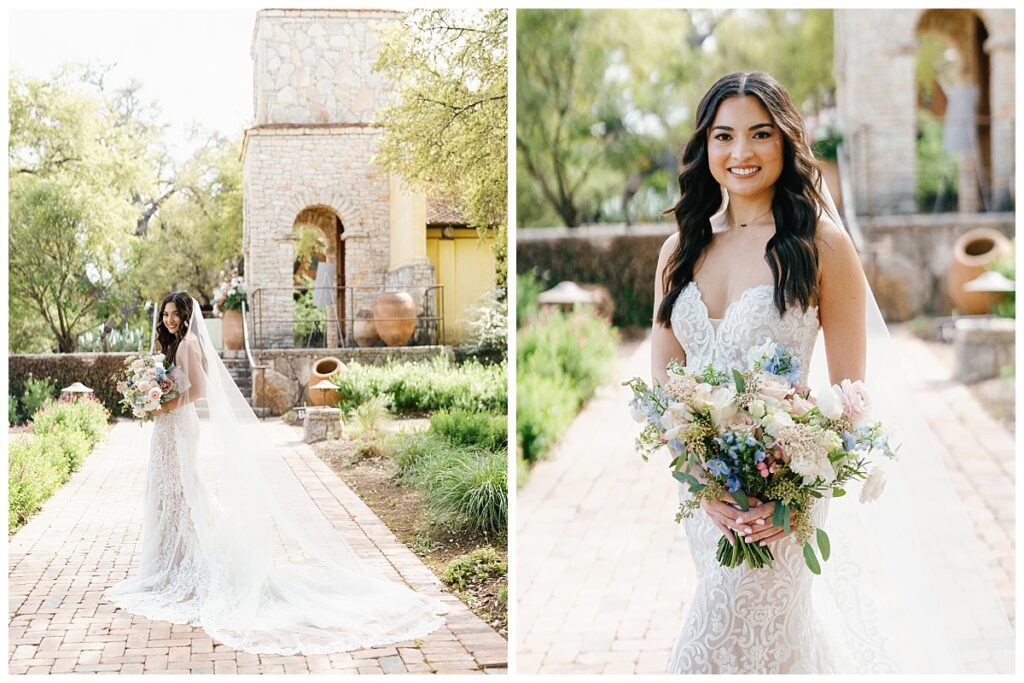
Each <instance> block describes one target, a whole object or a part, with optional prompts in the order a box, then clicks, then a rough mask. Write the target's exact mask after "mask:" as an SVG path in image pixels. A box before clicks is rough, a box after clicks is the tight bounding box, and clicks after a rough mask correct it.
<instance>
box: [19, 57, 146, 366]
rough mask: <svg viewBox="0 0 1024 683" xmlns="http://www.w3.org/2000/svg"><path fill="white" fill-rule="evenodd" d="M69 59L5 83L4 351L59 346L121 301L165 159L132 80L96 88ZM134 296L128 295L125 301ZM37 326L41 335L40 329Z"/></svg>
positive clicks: (64, 347) (68, 346)
mask: <svg viewBox="0 0 1024 683" xmlns="http://www.w3.org/2000/svg"><path fill="white" fill-rule="evenodd" d="M104 74H105V71H103V70H101V71H96V70H91V69H88V68H83V67H80V66H67V67H64V68H62V69H60V70H59V71H58V72H57V73H56V74H55V75H54V76H53V77H52V78H49V79H39V78H30V77H24V76H22V75H21V74H19V73H17V72H14V73H12V74H11V78H10V82H9V102H10V126H11V130H10V142H9V146H8V171H9V176H10V185H9V190H8V191H9V194H8V201H9V204H10V225H9V236H8V237H9V243H8V246H9V252H10V293H9V296H10V298H9V303H10V308H11V310H12V312H15V311H16V314H14V315H12V316H11V318H10V321H9V324H10V325H11V342H12V349H13V350H15V351H21V350H43V349H47V348H52V347H55V348H56V349H57V350H59V351H62V352H68V351H73V350H74V349H75V344H76V342H75V338H76V336H77V335H78V334H79V333H81V332H82V331H84V330H86V329H90V328H93V327H95V326H97V325H98V322H99V316H100V315H101V314H102V312H103V309H104V307H109V305H108V304H109V302H110V301H111V300H114V299H122V300H123V299H125V298H130V296H129V294H128V293H129V292H131V291H132V290H133V288H134V280H135V278H133V277H132V272H131V263H132V260H133V256H132V252H133V250H134V248H135V242H136V241H137V238H136V231H137V230H138V226H139V218H140V213H141V209H142V207H143V205H144V203H145V202H147V201H149V202H152V201H154V200H153V199H152V198H153V197H157V195H158V194H159V193H160V192H161V187H160V185H161V183H160V177H159V172H158V169H159V168H160V166H161V160H162V159H164V158H165V157H166V154H165V150H164V149H163V147H162V141H161V129H160V127H159V126H158V125H156V124H155V123H154V122H153V121H152V119H151V118H150V117H151V116H152V110H151V109H147V108H146V107H145V106H143V105H141V104H140V103H139V101H138V97H137V94H138V85H137V84H130V85H129V87H127V88H125V89H122V90H119V91H116V92H113V93H111V92H107V91H106V90H104V84H103V75H104ZM136 299H137V297H136ZM44 330H45V331H47V332H48V336H49V338H50V342H47V341H46V340H45V339H44V338H43V337H42V336H41V334H40V333H41V332H42V331H44Z"/></svg>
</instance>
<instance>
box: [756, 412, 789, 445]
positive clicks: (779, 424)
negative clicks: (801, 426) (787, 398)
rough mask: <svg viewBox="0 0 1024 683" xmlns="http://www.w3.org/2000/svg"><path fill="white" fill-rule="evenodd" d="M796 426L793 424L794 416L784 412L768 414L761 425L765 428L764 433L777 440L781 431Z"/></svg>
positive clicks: (762, 419)
mask: <svg viewBox="0 0 1024 683" xmlns="http://www.w3.org/2000/svg"><path fill="white" fill-rule="evenodd" d="M794 424H796V423H794V422H793V418H792V416H790V414H789V413H787V412H785V411H783V410H779V411H776V412H774V413H768V414H767V415H765V416H764V417H763V418H761V425H762V426H763V427H764V431H766V432H768V433H769V434H771V435H772V436H774V437H776V438H778V436H779V432H780V431H781V430H783V429H785V428H786V427H792V426H793V425H794Z"/></svg>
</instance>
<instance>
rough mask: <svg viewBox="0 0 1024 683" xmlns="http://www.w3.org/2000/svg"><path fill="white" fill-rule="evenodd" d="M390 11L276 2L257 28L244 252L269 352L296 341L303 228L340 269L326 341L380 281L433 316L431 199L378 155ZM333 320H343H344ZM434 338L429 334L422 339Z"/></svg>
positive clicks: (246, 151) (245, 152) (333, 339)
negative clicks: (378, 69)
mask: <svg viewBox="0 0 1024 683" xmlns="http://www.w3.org/2000/svg"><path fill="white" fill-rule="evenodd" d="M401 16H402V15H401V14H400V13H398V12H393V11H378V10H307V9H274V10H263V11H260V12H258V13H257V16H256V24H255V28H254V31H253V39H252V49H251V56H252V60H253V108H254V113H255V116H254V118H255V121H254V125H253V127H252V128H250V129H248V130H247V131H246V133H245V140H244V143H243V148H242V172H243V185H244V188H243V189H244V232H243V253H244V256H245V271H246V272H245V275H246V280H247V284H248V287H249V291H250V307H251V308H252V310H253V320H252V323H253V334H254V336H255V338H256V339H258V340H259V344H260V346H263V347H265V348H286V347H290V346H292V345H293V343H294V337H293V333H294V323H293V319H294V318H295V313H294V302H293V265H294V261H295V243H296V240H297V228H298V227H299V226H300V225H309V226H313V227H315V228H317V229H318V230H319V231H320V232H321V233H322V235H323V238H324V244H326V246H327V249H326V251H327V254H326V257H327V261H328V262H329V263H333V264H335V266H336V272H337V278H336V285H337V287H338V288H339V289H338V293H337V295H336V298H335V303H336V306H335V307H334V311H331V310H330V309H328V316H329V320H328V325H327V335H328V336H327V341H328V345H329V346H337V345H339V343H341V342H342V341H343V340H341V339H339V333H338V329H339V327H340V328H341V334H343V335H345V337H346V338H348V337H350V335H351V323H352V321H353V319H354V316H355V314H356V313H358V312H359V311H360V310H363V309H372V305H373V301H374V299H375V298H376V296H377V294H378V293H379V291H381V289H382V288H384V287H387V288H390V289H395V290H398V289H401V290H405V291H408V292H409V293H410V294H412V295H413V296H414V298H415V299H417V301H418V305H419V306H420V315H421V316H428V317H429V316H432V315H435V314H436V303H435V301H434V300H433V298H432V297H433V294H434V290H433V289H431V287H432V286H433V285H434V284H435V275H434V269H433V266H432V265H431V264H430V262H429V261H428V260H427V258H426V224H425V218H424V212H425V208H424V207H425V199H424V197H423V195H422V194H418V193H413V192H411V191H409V190H408V189H407V188H405V187H404V186H403V184H402V182H401V181H400V180H399V179H398V178H396V177H393V176H390V175H389V174H388V173H387V172H385V171H384V170H383V169H381V168H380V167H378V166H375V165H374V164H373V162H372V159H373V156H374V154H375V152H376V150H377V144H378V139H379V138H380V136H381V134H382V133H383V130H384V128H383V125H382V123H381V122H379V121H376V120H375V114H376V112H377V111H378V110H379V109H380V108H382V107H384V106H385V105H386V104H387V103H388V98H389V97H390V95H391V91H392V89H391V87H390V85H389V84H388V83H387V82H386V81H385V80H384V79H383V78H382V77H381V75H380V74H377V73H374V71H373V64H374V62H375V61H376V59H377V52H378V48H379V37H378V35H379V34H378V30H379V29H380V28H381V27H384V26H386V25H387V24H388V23H390V22H395V21H397V20H399V19H400V18H401ZM335 316H337V317H338V318H340V325H339V324H338V323H337V322H336V319H335ZM420 341H430V340H420Z"/></svg>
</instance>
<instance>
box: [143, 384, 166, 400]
mask: <svg viewBox="0 0 1024 683" xmlns="http://www.w3.org/2000/svg"><path fill="white" fill-rule="evenodd" d="M163 393H164V392H162V391H160V387H153V388H152V389H150V390H149V391H147V392H146V398H148V399H149V400H150V402H153V401H159V400H160V397H161V396H163Z"/></svg>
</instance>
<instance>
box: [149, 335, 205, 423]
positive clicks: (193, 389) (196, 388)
mask: <svg viewBox="0 0 1024 683" xmlns="http://www.w3.org/2000/svg"><path fill="white" fill-rule="evenodd" d="M175 356H176V358H175V360H176V364H177V366H178V367H179V368H180V369H181V371H182V373H184V375H185V377H186V378H187V380H188V384H187V385H186V388H185V390H184V391H183V392H181V394H180V395H179V396H176V397H175V398H172V399H171V400H170V401H167V402H166V403H164V404H162V405H161V406H160V410H175V409H177V408H180V407H181V406H183V405H187V404H189V403H192V402H193V401H195V400H196V399H199V398H203V397H204V396H206V372H205V371H204V370H203V357H202V351H200V349H199V342H198V340H196V339H195V338H193V337H190V336H186V337H185V338H184V339H182V340H181V343H180V344H179V345H178V350H177V352H176V353H175Z"/></svg>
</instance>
